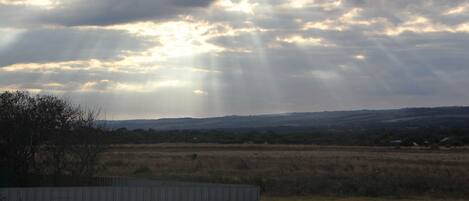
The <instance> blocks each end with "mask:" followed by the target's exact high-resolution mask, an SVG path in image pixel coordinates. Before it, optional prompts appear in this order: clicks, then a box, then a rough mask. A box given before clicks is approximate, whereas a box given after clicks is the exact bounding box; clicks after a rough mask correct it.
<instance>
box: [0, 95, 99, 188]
mask: <svg viewBox="0 0 469 201" xmlns="http://www.w3.org/2000/svg"><path fill="white" fill-rule="evenodd" d="M98 114H99V113H98V112H96V111H85V110H83V109H82V108H80V107H79V106H73V105H72V104H71V103H69V102H67V101H65V100H62V99H59V98H57V97H55V96H49V95H37V96H31V95H29V94H28V93H26V92H13V93H12V92H4V93H2V94H0V132H1V136H0V147H1V148H0V162H3V163H5V164H6V165H7V166H8V168H9V169H10V170H12V171H13V172H14V175H15V176H16V177H17V180H18V181H19V182H20V183H21V182H22V179H27V178H24V177H27V176H28V175H53V176H55V177H58V176H61V175H73V176H91V175H93V174H94V172H95V170H96V168H95V167H96V162H97V157H98V155H99V153H101V152H102V151H103V150H104V147H105V146H104V144H103V143H102V142H103V141H102V137H101V136H102V135H103V134H105V131H104V130H103V129H102V128H99V127H97V126H96V124H95V122H96V121H95V120H96V118H97V116H98Z"/></svg>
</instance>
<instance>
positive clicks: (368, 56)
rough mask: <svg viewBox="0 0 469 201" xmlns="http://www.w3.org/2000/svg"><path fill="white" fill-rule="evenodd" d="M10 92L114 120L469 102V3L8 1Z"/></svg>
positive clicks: (0, 5)
mask: <svg viewBox="0 0 469 201" xmlns="http://www.w3.org/2000/svg"><path fill="white" fill-rule="evenodd" d="M0 90H1V91H5V90H27V91H30V92H31V93H44V94H54V95H57V96H60V97H64V98H66V99H69V100H71V101H72V102H74V103H76V104H80V105H83V106H86V107H99V108H101V110H102V111H103V113H105V114H106V118H107V119H129V118H161V117H182V116H192V117H206V116H219V115H231V114H244V115H247V114H264V113H278V112H295V111H323V110H349V109H373V108H399V107H415V106H450V105H469V0H450V1H449V0H411V1H410V0H259V1H255V0H0Z"/></svg>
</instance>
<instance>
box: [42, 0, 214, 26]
mask: <svg viewBox="0 0 469 201" xmlns="http://www.w3.org/2000/svg"><path fill="white" fill-rule="evenodd" d="M213 1H214V0H187V1H186V0H132V1H129V0H99V1H96V0H74V1H67V2H65V3H64V4H63V5H61V7H60V8H58V9H54V10H52V11H51V12H48V13H47V14H45V15H44V16H42V20H44V21H45V22H47V23H53V24H61V25H66V26H79V25H112V24H120V23H127V22H134V21H145V20H162V19H168V18H171V17H175V16H177V15H187V14H191V13H192V12H194V11H197V10H199V9H201V8H204V7H207V6H208V5H210V4H211V3H212V2H213Z"/></svg>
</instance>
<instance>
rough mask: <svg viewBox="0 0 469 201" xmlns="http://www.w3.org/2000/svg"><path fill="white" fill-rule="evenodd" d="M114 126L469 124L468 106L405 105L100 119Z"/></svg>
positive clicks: (158, 127) (103, 122) (239, 127)
mask: <svg viewBox="0 0 469 201" xmlns="http://www.w3.org/2000/svg"><path fill="white" fill-rule="evenodd" d="M100 123H102V124H105V125H106V126H107V127H109V128H112V129H117V128H127V129H150V128H151V129H155V130H188V129H191V130H196V129H243V128H249V129H256V128H279V127H283V128H285V127H286V128H311V127H315V128H324V127H353V126H371V125H380V126H382V125H396V124H398V125H405V126H415V125H419V126H422V125H423V126H425V125H433V126H434V125H436V124H441V125H447V124H462V125H469V107H435V108H404V109H390V110H354V111H333V112H304V113H284V114H269V115H254V116H224V117H213V118H171V119H155V120H117V121H100Z"/></svg>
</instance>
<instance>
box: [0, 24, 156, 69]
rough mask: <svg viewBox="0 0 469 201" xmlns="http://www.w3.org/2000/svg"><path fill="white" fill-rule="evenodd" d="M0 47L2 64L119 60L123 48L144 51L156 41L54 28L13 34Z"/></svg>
mask: <svg viewBox="0 0 469 201" xmlns="http://www.w3.org/2000/svg"><path fill="white" fill-rule="evenodd" d="M13 34H14V35H15V36H14V37H13V36H12V38H13V39H11V41H10V42H9V44H8V45H7V47H3V48H2V49H0V66H7V65H10V64H15V63H32V62H35V63H45V62H54V61H69V60H86V59H104V60H106V59H116V58H118V57H119V56H120V55H121V54H122V53H123V51H141V50H144V49H146V48H147V47H148V46H149V45H152V44H153V45H154V43H153V42H148V41H147V40H145V38H138V37H136V36H133V35H130V34H128V33H127V32H125V31H114V30H98V29H73V28H52V29H47V28H44V29H32V30H26V31H23V32H17V33H13Z"/></svg>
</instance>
